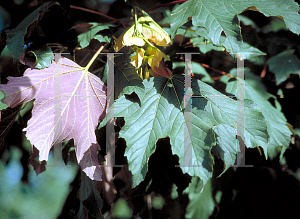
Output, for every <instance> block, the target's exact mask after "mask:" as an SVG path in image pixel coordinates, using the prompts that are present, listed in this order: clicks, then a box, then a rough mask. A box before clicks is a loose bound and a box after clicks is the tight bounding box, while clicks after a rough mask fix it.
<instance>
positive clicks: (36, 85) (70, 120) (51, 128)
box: [1, 58, 106, 180]
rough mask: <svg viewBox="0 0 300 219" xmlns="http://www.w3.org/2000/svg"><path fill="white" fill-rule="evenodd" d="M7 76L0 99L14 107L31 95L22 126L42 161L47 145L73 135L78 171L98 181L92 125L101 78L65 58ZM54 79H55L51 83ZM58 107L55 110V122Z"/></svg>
mask: <svg viewBox="0 0 300 219" xmlns="http://www.w3.org/2000/svg"><path fill="white" fill-rule="evenodd" d="M58 68H60V71H59V73H58V74H57V73H56V72H57V69H58ZM8 80H9V82H8V83H7V84H4V85H1V90H2V91H3V92H4V93H5V95H6V96H5V100H4V101H3V102H4V103H6V104H7V105H8V106H10V107H15V106H17V105H20V104H22V103H24V102H28V101H31V100H33V99H35V102H34V107H33V110H32V118H31V119H30V120H29V121H28V126H27V128H25V129H24V131H26V136H27V138H28V139H29V140H30V142H31V144H32V145H34V146H35V147H36V148H37V149H38V150H39V151H40V157H39V160H40V161H42V160H48V155H49V150H50V148H51V147H52V146H54V145H55V144H57V143H60V142H63V141H66V140H68V139H71V138H73V139H74V144H75V150H76V156H77V160H78V163H79V164H80V165H81V167H82V169H83V171H84V172H85V173H86V174H87V175H88V176H89V177H90V178H91V179H93V180H101V169H100V166H99V164H98V159H97V150H100V146H99V145H98V143H97V140H96V136H95V128H96V126H97V124H98V120H99V118H104V116H105V104H106V95H105V92H106V87H105V85H104V84H103V82H102V81H101V80H100V79H99V78H98V77H96V76H94V75H93V74H91V73H89V72H88V71H87V70H85V68H82V67H80V66H79V65H77V64H76V63H75V62H73V61H71V60H69V59H67V58H61V59H60V61H59V62H58V63H57V64H56V63H55V62H53V63H52V64H50V66H49V67H48V68H45V69H43V70H37V69H27V70H26V71H25V73H24V76H23V77H17V78H14V77H8ZM59 80H60V81H61V83H57V82H59ZM57 90H60V91H61V93H60V94H59V93H57ZM57 98H58V100H61V101H57ZM55 104H57V105H55ZM58 108H60V109H61V111H60V112H61V114H60V115H59V120H58V121H55V120H56V119H55V118H57V117H56V116H55V113H57V109H58ZM58 112H59V111H58ZM57 129H61V132H60V131H57Z"/></svg>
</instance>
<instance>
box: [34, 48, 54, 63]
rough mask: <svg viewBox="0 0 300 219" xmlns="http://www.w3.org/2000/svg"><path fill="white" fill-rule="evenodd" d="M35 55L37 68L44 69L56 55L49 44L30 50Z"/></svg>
mask: <svg viewBox="0 0 300 219" xmlns="http://www.w3.org/2000/svg"><path fill="white" fill-rule="evenodd" d="M29 52H30V53H32V54H33V55H34V56H35V67H36V68H37V69H43V68H47V67H49V65H50V64H51V62H52V60H53V59H54V55H53V53H52V50H51V48H50V47H49V46H46V45H45V46H42V47H41V48H39V49H37V50H34V51H29Z"/></svg>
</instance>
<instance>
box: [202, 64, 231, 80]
mask: <svg viewBox="0 0 300 219" xmlns="http://www.w3.org/2000/svg"><path fill="white" fill-rule="evenodd" d="M201 65H202V66H203V67H204V68H209V69H211V70H213V71H216V72H218V73H221V74H222V75H226V76H228V77H230V78H235V77H233V76H232V75H230V74H227V73H226V72H224V71H220V70H218V69H215V68H212V67H210V66H209V65H207V64H201Z"/></svg>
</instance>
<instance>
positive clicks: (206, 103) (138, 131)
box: [114, 75, 269, 187]
mask: <svg viewBox="0 0 300 219" xmlns="http://www.w3.org/2000/svg"><path fill="white" fill-rule="evenodd" d="M143 84H144V87H145V89H144V90H142V89H140V90H137V91H136V90H135V92H137V95H138V96H136V95H134V96H122V97H121V98H120V99H118V100H117V101H116V103H115V106H114V107H115V116H116V117H124V119H125V126H124V127H123V128H122V129H121V131H120V137H122V138H124V139H125V140H126V144H127V148H126V152H125V156H127V159H128V164H129V169H130V171H131V172H132V175H133V187H135V186H136V185H138V184H139V183H140V182H141V181H142V180H143V179H144V176H145V174H146V172H147V160H148V158H149V157H150V155H151V154H152V153H153V152H154V151H155V143H156V141H157V140H158V139H159V138H164V137H167V136H169V137H170V143H171V145H172V151H173V153H175V154H177V155H178V157H179V163H180V165H183V164H184V159H186V158H185V152H186V151H185V146H184V145H185V142H188V143H190V146H191V150H192V157H190V158H188V159H191V160H192V163H193V165H197V166H182V167H181V168H182V170H183V172H187V173H189V174H190V175H192V176H194V175H195V176H199V177H200V178H201V179H202V180H203V181H204V183H206V182H207V181H208V180H209V179H210V178H211V176H212V171H213V163H214V161H213V157H212V154H211V149H212V147H213V146H215V145H216V137H215V133H214V131H215V130H214V127H215V126H217V125H221V124H225V125H228V126H231V127H236V114H237V111H236V109H237V102H236V101H235V100H233V99H230V98H229V97H226V96H225V95H223V94H221V93H220V92H218V91H217V90H215V89H214V88H212V87H211V86H209V85H207V84H205V83H204V82H201V81H200V80H196V79H194V78H193V81H192V84H193V88H192V90H193V95H202V96H201V97H195V98H193V101H192V102H193V104H192V131H191V130H189V131H188V133H187V136H186V139H184V127H185V126H187V121H185V118H184V113H183V112H184V107H183V104H184V102H183V101H184V77H183V76H180V75H175V76H173V77H172V78H170V79H168V78H162V77H155V78H150V79H148V80H144V81H143ZM133 91H134V90H133ZM245 120H246V121H245V143H246V145H247V147H257V146H261V147H262V148H264V150H265V151H266V150H267V143H268V138H269V136H268V133H267V123H266V121H265V119H264V117H263V115H262V114H261V112H259V110H258V108H257V106H256V105H255V104H254V103H253V102H252V101H249V100H246V101H245ZM218 129H220V130H223V129H222V127H221V126H219V127H218ZM234 133H235V132H234ZM231 141H235V134H234V135H232V139H231Z"/></svg>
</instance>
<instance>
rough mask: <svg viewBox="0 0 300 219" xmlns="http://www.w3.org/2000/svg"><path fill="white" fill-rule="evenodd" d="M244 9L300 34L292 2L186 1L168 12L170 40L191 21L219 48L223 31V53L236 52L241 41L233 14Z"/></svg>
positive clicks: (238, 27) (251, 0) (295, 7)
mask: <svg viewBox="0 0 300 219" xmlns="http://www.w3.org/2000/svg"><path fill="white" fill-rule="evenodd" d="M247 9H251V10H257V11H259V12H261V13H263V14H264V15H265V16H281V17H283V19H284V21H285V23H286V26H287V27H288V28H289V29H290V30H291V31H292V32H294V33H296V34H299V33H300V15H299V14H298V11H299V5H298V4H297V3H296V2H294V1H293V0H286V1H282V0H263V1H262V0H242V1H241V0H230V1H229V0H219V1H210V0H200V1H199V0H189V1H187V2H184V3H183V4H181V5H180V6H179V7H177V8H176V9H175V10H173V11H172V16H171V17H172V18H173V19H172V22H171V30H172V31H171V36H172V38H173V37H174V36H175V33H176V30H177V29H178V28H179V27H180V26H182V25H183V24H185V23H186V22H187V21H188V18H189V17H192V23H193V25H194V26H201V27H205V28H206V29H207V32H208V36H209V37H210V38H211V39H212V42H213V43H214V44H215V45H219V41H220V36H221V33H222V31H223V32H224V33H225V35H226V37H227V38H228V44H226V49H230V50H231V51H232V52H238V51H239V50H240V46H241V43H242V39H241V30H240V26H239V20H238V17H237V14H240V13H241V12H243V11H244V10H247Z"/></svg>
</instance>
